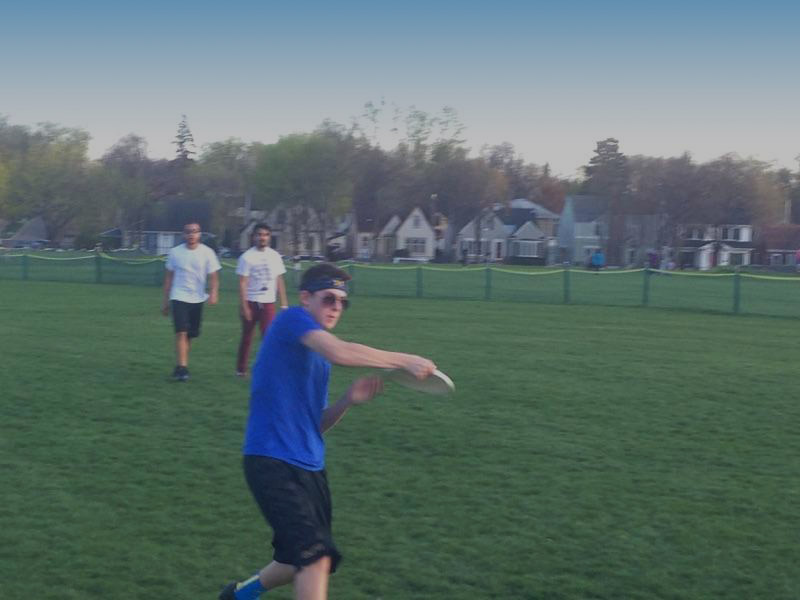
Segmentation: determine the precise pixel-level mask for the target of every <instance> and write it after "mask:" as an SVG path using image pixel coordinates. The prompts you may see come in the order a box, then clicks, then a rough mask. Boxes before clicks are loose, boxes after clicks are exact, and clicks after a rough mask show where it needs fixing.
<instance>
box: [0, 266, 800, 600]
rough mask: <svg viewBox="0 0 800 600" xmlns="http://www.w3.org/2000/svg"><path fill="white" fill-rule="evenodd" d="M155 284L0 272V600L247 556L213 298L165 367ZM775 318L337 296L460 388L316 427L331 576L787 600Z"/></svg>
mask: <svg viewBox="0 0 800 600" xmlns="http://www.w3.org/2000/svg"><path fill="white" fill-rule="evenodd" d="M159 300H160V291H159V289H158V288H156V287H137V286H123V285H117V286H114V285H107V286H103V285H89V284H70V283H49V282H38V281H28V282H21V281H0V332H1V333H2V342H3V343H2V346H0V348H2V349H1V350H0V357H2V371H0V471H2V486H1V487H0V598H3V599H5V598H9V599H10V598H44V599H46V598H53V599H86V598H92V599H94V598H97V599H101V598H102V599H106V598H113V599H115V600H127V599H131V600H133V599H143V598H175V599H184V598H185V599H187V600H188V599H196V598H216V593H217V592H218V590H219V587H220V586H221V585H222V584H224V583H225V582H227V581H229V580H231V579H233V578H236V577H243V576H246V575H248V574H250V573H251V572H252V571H254V570H255V569H256V568H257V567H258V566H260V565H261V564H263V563H265V562H267V561H268V560H269V558H270V550H271V548H270V546H269V538H270V533H269V531H268V529H267V527H266V525H264V524H263V522H262V521H261V518H260V515H259V513H258V512H257V510H256V508H255V506H254V504H253V502H252V501H251V499H250V497H249V494H248V491H247V489H246V486H245V484H244V481H243V477H242V474H241V467H240V456H239V448H240V444H241V439H242V430H243V426H244V420H245V417H246V411H247V384H246V382H244V381H241V380H238V379H236V378H235V377H233V370H234V360H235V349H236V343H237V340H238V325H237V320H236V303H235V297H234V296H233V294H232V293H226V294H224V295H223V298H222V302H221V304H220V305H219V306H215V307H207V309H206V317H205V321H204V330H203V335H202V337H201V338H200V339H199V340H198V342H197V343H196V345H195V347H194V349H193V352H192V363H191V367H192V375H193V378H192V381H190V382H189V383H188V384H177V383H172V382H171V381H170V380H169V374H170V371H171V368H172V365H173V358H172V352H171V333H170V325H169V322H168V321H167V320H166V319H164V318H163V317H161V316H160V314H159V313H158V306H159ZM798 328H800V325H798V321H797V320H795V319H782V318H768V317H754V316H738V317H734V316H727V315H716V314H708V313H692V312H681V311H665V310H656V309H641V308H635V307H632V308H610V307H599V306H559V305H548V304H528V303H520V302H508V303H506V302H500V301H494V302H481V301H451V300H436V299H397V298H380V297H359V296H358V295H356V296H355V297H354V304H353V307H352V308H351V310H350V311H349V312H348V314H346V316H345V317H344V319H343V321H342V323H341V325H340V327H339V329H338V333H339V334H340V335H341V336H342V337H344V338H346V339H350V340H354V341H360V342H364V343H367V344H374V345H378V346H382V347H389V348H392V349H397V350H402V351H410V352H416V353H420V354H424V355H429V356H431V357H432V358H434V360H436V362H437V364H438V365H439V366H440V368H442V369H443V370H444V371H446V372H447V373H449V374H450V375H451V376H452V377H453V379H454V380H455V382H456V385H457V388H458V393H457V394H456V395H455V396H454V397H452V398H448V399H434V398H430V397H426V396H421V395H417V394H414V393H407V392H404V391H402V390H400V389H388V390H387V393H386V394H385V395H384V396H382V397H380V398H379V399H376V401H374V402H373V403H372V404H370V405H368V406H364V407H357V408H355V409H353V410H352V411H351V412H350V413H349V414H348V415H347V416H346V417H345V419H344V420H343V421H342V423H340V424H339V425H338V426H337V427H336V428H335V429H334V430H332V431H331V432H330V433H329V434H328V436H327V440H328V470H329V476H330V481H331V488H332V491H333V498H334V534H335V536H336V539H337V543H338V545H339V547H340V549H341V550H342V552H343V554H344V555H345V559H344V561H343V563H342V565H341V569H340V573H338V574H337V575H336V576H335V577H334V578H333V579H332V582H331V597H332V598H341V599H348V600H361V599H363V600H366V599H370V600H377V599H382V600H390V599H392V600H394V599H397V600H407V599H459V598H479V599H485V598H498V599H586V598H593V599H609V600H611V599H614V600H619V599H629V598H630V599H642V600H644V599H698V600H699V599H719V598H731V599H737V600H738V599H744V598H747V599H753V598H763V599H768V600H784V599H785V600H789V599H797V598H798V597H800V567H798V564H800V561H798V543H799V542H800V533H798V532H800V508H799V507H800V461H798V458H797V457H798V455H800V435H798V433H797V423H798V422H799V421H800V402H798V392H797V390H798V379H797V369H798V364H799V363H800V345H799V344H798V336H797V330H798ZM354 374H355V373H354V372H353V371H349V370H347V369H343V368H339V367H335V368H334V377H333V383H332V394H335V395H338V394H339V393H341V392H342V391H343V390H344V388H345V386H346V384H347V382H348V381H349V380H350V378H352V377H353V376H354ZM290 597H291V593H290V591H289V590H276V591H274V592H271V593H269V594H267V596H266V598H276V599H284V600H286V599H288V598H290Z"/></svg>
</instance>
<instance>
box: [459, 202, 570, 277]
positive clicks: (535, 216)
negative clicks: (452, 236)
mask: <svg viewBox="0 0 800 600" xmlns="http://www.w3.org/2000/svg"><path fill="white" fill-rule="evenodd" d="M558 220H559V217H558V215H556V214H555V213H553V212H551V211H549V210H547V209H546V208H544V207H543V206H540V205H539V204H536V203H535V202H530V201H529V200H525V199H524V198H518V199H516V200H512V201H511V204H510V205H509V206H504V205H501V204H495V205H494V206H493V207H492V208H490V209H486V210H484V211H483V212H482V213H481V214H480V215H479V216H478V217H475V218H474V219H472V220H471V221H470V222H469V223H467V224H466V225H465V226H464V227H462V228H461V230H460V231H459V232H458V235H457V236H456V255H457V258H458V260H462V261H463V260H466V261H467V262H479V261H485V260H489V261H493V262H499V261H506V262H518V263H528V264H545V263H547V262H548V258H549V257H551V256H552V255H553V254H554V253H553V249H554V248H555V245H556V242H555V237H554V236H555V233H556V231H557V228H558ZM476 221H479V224H480V231H479V232H477V233H478V235H476V230H475V225H476Z"/></svg>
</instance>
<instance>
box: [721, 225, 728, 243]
mask: <svg viewBox="0 0 800 600" xmlns="http://www.w3.org/2000/svg"><path fill="white" fill-rule="evenodd" d="M722 239H723V240H727V239H728V228H727V227H723V228H722Z"/></svg>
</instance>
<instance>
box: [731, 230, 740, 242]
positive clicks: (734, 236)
mask: <svg viewBox="0 0 800 600" xmlns="http://www.w3.org/2000/svg"><path fill="white" fill-rule="evenodd" d="M732 232H733V239H734V240H736V241H737V242H738V241H739V228H738V227H735V228H734V229H733V230H732Z"/></svg>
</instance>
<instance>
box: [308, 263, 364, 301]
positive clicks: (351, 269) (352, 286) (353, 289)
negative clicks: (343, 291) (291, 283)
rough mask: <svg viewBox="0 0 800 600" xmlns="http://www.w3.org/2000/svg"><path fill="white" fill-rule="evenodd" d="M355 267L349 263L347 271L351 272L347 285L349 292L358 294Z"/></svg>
mask: <svg viewBox="0 0 800 600" xmlns="http://www.w3.org/2000/svg"><path fill="white" fill-rule="evenodd" d="M355 267H356V266H355V265H347V272H348V273H350V284H349V285H348V286H347V293H348V294H350V295H351V296H355V295H356V278H355V275H354V271H355ZM295 287H297V286H295Z"/></svg>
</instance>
